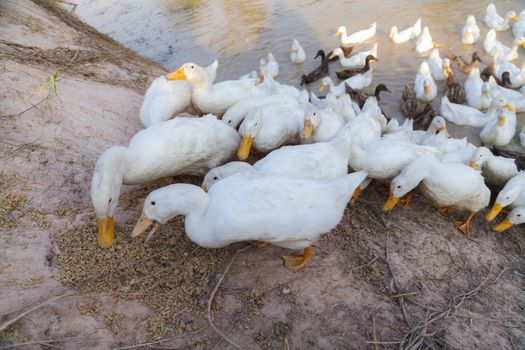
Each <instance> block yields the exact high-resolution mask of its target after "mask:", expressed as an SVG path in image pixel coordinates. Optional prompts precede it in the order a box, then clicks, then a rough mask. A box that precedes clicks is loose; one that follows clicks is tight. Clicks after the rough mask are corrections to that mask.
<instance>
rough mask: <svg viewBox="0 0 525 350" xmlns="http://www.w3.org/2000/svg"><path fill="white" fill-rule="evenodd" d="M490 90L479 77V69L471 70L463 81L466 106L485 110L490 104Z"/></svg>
mask: <svg viewBox="0 0 525 350" xmlns="http://www.w3.org/2000/svg"><path fill="white" fill-rule="evenodd" d="M490 91H491V88H490V85H489V84H488V83H485V82H484V81H483V80H482V79H481V76H480V73H479V68H478V67H475V68H473V69H472V70H471V71H470V73H469V75H468V78H467V81H465V93H466V96H467V104H468V105H469V106H471V107H474V108H477V109H479V110H482V109H487V108H489V107H490V104H491V103H492V95H491V93H490Z"/></svg>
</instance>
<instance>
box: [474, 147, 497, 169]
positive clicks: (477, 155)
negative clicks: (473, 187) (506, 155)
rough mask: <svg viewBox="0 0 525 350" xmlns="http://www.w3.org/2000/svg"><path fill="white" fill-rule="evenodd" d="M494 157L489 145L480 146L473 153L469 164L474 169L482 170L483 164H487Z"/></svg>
mask: <svg viewBox="0 0 525 350" xmlns="http://www.w3.org/2000/svg"><path fill="white" fill-rule="evenodd" d="M492 157H494V155H493V154H492V152H491V151H490V150H489V149H488V148H487V147H479V148H478V149H477V150H476V151H475V152H474V154H473V155H472V159H471V160H470V163H469V166H470V167H471V168H472V169H475V170H479V171H481V169H482V168H483V164H485V163H486V162H487V161H488V160H490V159H491V158H492Z"/></svg>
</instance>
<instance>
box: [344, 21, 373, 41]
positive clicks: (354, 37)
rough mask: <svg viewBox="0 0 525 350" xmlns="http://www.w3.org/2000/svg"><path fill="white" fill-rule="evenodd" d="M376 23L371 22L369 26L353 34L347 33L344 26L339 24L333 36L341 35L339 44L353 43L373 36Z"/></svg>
mask: <svg viewBox="0 0 525 350" xmlns="http://www.w3.org/2000/svg"><path fill="white" fill-rule="evenodd" d="M376 27H377V23H375V22H374V23H372V25H370V27H369V28H367V29H363V30H360V31H358V32H355V33H353V34H350V35H347V32H346V27H345V26H341V27H339V29H337V32H336V33H335V36H339V35H341V44H343V45H345V46H346V45H355V44H359V43H360V42H363V41H366V40H368V39H370V38H373V37H374V36H375V35H376Z"/></svg>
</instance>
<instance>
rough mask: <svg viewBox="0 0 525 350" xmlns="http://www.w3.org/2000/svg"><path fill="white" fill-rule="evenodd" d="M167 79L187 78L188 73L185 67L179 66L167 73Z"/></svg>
mask: <svg viewBox="0 0 525 350" xmlns="http://www.w3.org/2000/svg"><path fill="white" fill-rule="evenodd" d="M166 79H167V80H186V74H184V68H179V69H177V70H176V71H175V72H171V73H169V74H167V75H166Z"/></svg>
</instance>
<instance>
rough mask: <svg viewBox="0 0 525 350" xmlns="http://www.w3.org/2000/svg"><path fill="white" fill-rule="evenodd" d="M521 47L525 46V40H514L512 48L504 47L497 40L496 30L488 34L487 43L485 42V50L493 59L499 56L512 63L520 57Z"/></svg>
mask: <svg viewBox="0 0 525 350" xmlns="http://www.w3.org/2000/svg"><path fill="white" fill-rule="evenodd" d="M520 45H525V38H518V39H516V40H514V43H513V46H512V48H510V47H508V46H505V45H503V44H502V43H501V42H499V41H498V40H497V39H496V31H495V30H494V29H491V30H490V31H489V32H488V33H487V36H486V37H485V41H483V48H484V49H485V51H486V52H487V53H488V54H490V55H491V56H493V57H494V56H496V55H498V54H499V55H500V56H501V57H503V58H505V59H506V60H507V61H512V60H515V59H516V58H518V57H519V54H518V48H519V47H520Z"/></svg>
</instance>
